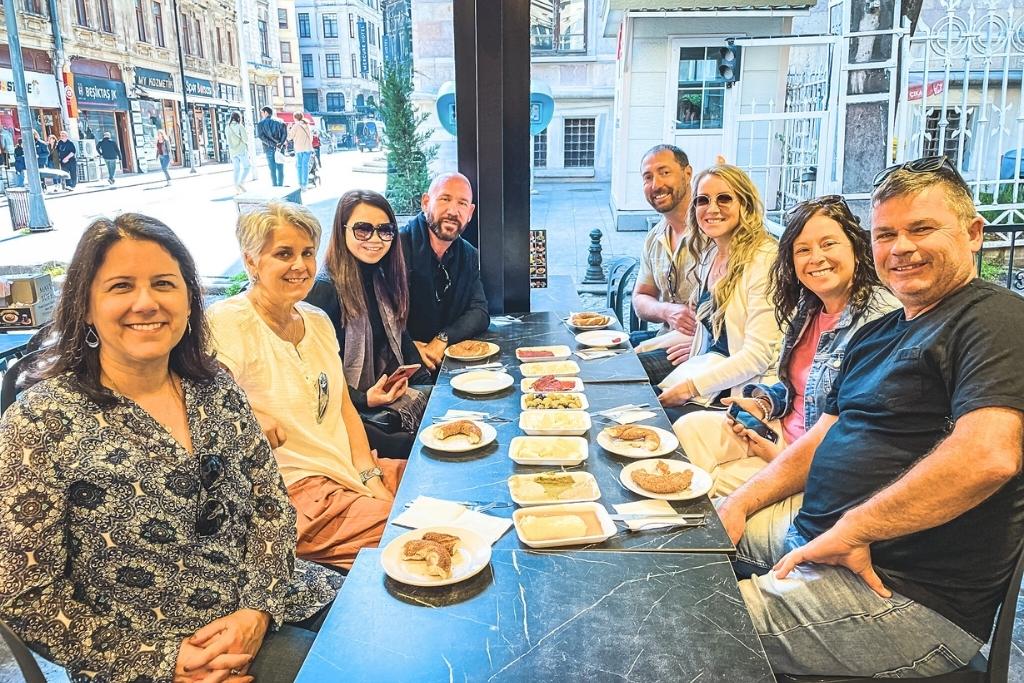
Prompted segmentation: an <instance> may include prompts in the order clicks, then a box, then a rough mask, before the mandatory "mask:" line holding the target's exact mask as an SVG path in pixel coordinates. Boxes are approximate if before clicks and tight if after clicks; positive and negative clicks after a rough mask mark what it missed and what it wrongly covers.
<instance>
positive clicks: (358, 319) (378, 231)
mask: <svg viewBox="0 0 1024 683" xmlns="http://www.w3.org/2000/svg"><path fill="white" fill-rule="evenodd" d="M306 301H308V302H309V303H311V304H313V305H314V306H316V307H318V308H320V309H322V310H323V311H324V312H325V313H327V316H328V317H329V318H330V319H331V322H332V323H334V331H335V333H336V334H337V336H338V345H339V346H340V347H341V359H342V364H343V365H344V366H345V379H346V381H347V382H348V390H349V395H350V396H351V397H352V402H353V403H354V404H355V405H356V408H357V409H358V410H359V413H360V415H362V417H363V424H364V425H365V427H366V435H367V437H368V438H369V440H370V445H371V446H372V447H374V448H376V449H377V450H378V452H380V453H381V454H385V455H387V456H388V457H392V458H408V457H409V452H410V450H411V449H412V442H413V437H414V436H415V434H416V431H417V430H418V429H419V424H420V418H422V417H423V410H424V408H425V407H426V403H427V401H426V398H427V397H426V392H425V391H421V390H417V389H413V388H411V387H410V386H409V385H410V384H417V385H425V384H429V383H430V373H429V372H427V370H426V369H424V368H423V367H420V368H419V369H418V370H417V371H416V373H415V374H414V375H412V377H411V378H403V379H399V380H398V381H397V382H394V383H393V384H391V383H390V382H388V379H389V377H390V376H391V374H392V373H394V372H395V370H397V369H398V367H399V366H401V365H414V364H419V363H420V362H421V361H420V354H419V351H417V349H416V345H415V344H414V343H413V341H412V338H411V337H410V336H409V333H408V332H407V331H406V325H405V324H406V321H407V320H408V317H409V288H408V284H407V280H406V273H405V265H404V261H403V259H402V241H401V240H400V239H398V227H397V225H396V223H395V212H394V211H393V210H392V208H391V205H390V204H389V203H388V200H386V199H385V198H384V197H383V196H381V195H380V194H378V193H376V192H372V191H370V190H352V191H351V192H346V193H345V194H344V195H342V197H341V199H340V200H339V201H338V208H337V211H336V212H335V214H334V231H333V232H332V233H331V239H330V241H329V242H328V244H327V255H326V257H325V259H324V268H323V270H322V271H321V272H320V274H319V275H318V276H317V279H316V282H315V283H314V284H313V289H312V290H311V291H310V293H309V296H307V297H306ZM389 385H390V386H389Z"/></svg>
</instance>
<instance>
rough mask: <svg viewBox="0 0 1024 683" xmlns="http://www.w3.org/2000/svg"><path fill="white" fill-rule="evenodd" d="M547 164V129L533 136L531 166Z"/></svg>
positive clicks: (543, 166)
mask: <svg viewBox="0 0 1024 683" xmlns="http://www.w3.org/2000/svg"><path fill="white" fill-rule="evenodd" d="M547 165H548V129H547V128H545V129H544V130H542V131H541V132H539V133H537V134H536V135H534V136H533V167H534V168H546V167H547Z"/></svg>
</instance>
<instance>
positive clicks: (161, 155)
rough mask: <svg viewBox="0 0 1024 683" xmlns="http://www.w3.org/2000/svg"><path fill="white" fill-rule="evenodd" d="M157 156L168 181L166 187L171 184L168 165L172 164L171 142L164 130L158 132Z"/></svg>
mask: <svg viewBox="0 0 1024 683" xmlns="http://www.w3.org/2000/svg"><path fill="white" fill-rule="evenodd" d="M156 158H157V159H159V160H160V170H161V171H163V172H164V178H166V180H167V182H166V183H165V184H164V187H168V186H170V184H171V174H170V173H169V172H168V171H167V167H168V166H170V165H171V143H170V142H168V141H167V135H166V134H164V132H163V131H162V130H158V131H157V132H156Z"/></svg>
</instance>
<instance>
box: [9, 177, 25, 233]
mask: <svg viewBox="0 0 1024 683" xmlns="http://www.w3.org/2000/svg"><path fill="white" fill-rule="evenodd" d="M4 194H5V195H6V196H7V208H8V209H10V211H11V227H12V228H13V229H14V230H15V231H17V230H24V229H25V228H27V227H28V190H27V189H26V188H24V187H9V188H7V189H6V190H5V191H4Z"/></svg>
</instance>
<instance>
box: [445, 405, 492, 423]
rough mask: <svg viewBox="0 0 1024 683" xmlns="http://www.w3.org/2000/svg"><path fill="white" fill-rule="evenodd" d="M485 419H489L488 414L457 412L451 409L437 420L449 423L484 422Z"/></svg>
mask: <svg viewBox="0 0 1024 683" xmlns="http://www.w3.org/2000/svg"><path fill="white" fill-rule="evenodd" d="M485 417H487V413H484V412H481V411H479V410H455V409H452V408H449V409H448V412H447V413H445V414H444V415H441V416H440V417H438V418H437V419H438V421H441V422H448V421H450V420H482V419H484V418H485Z"/></svg>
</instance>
